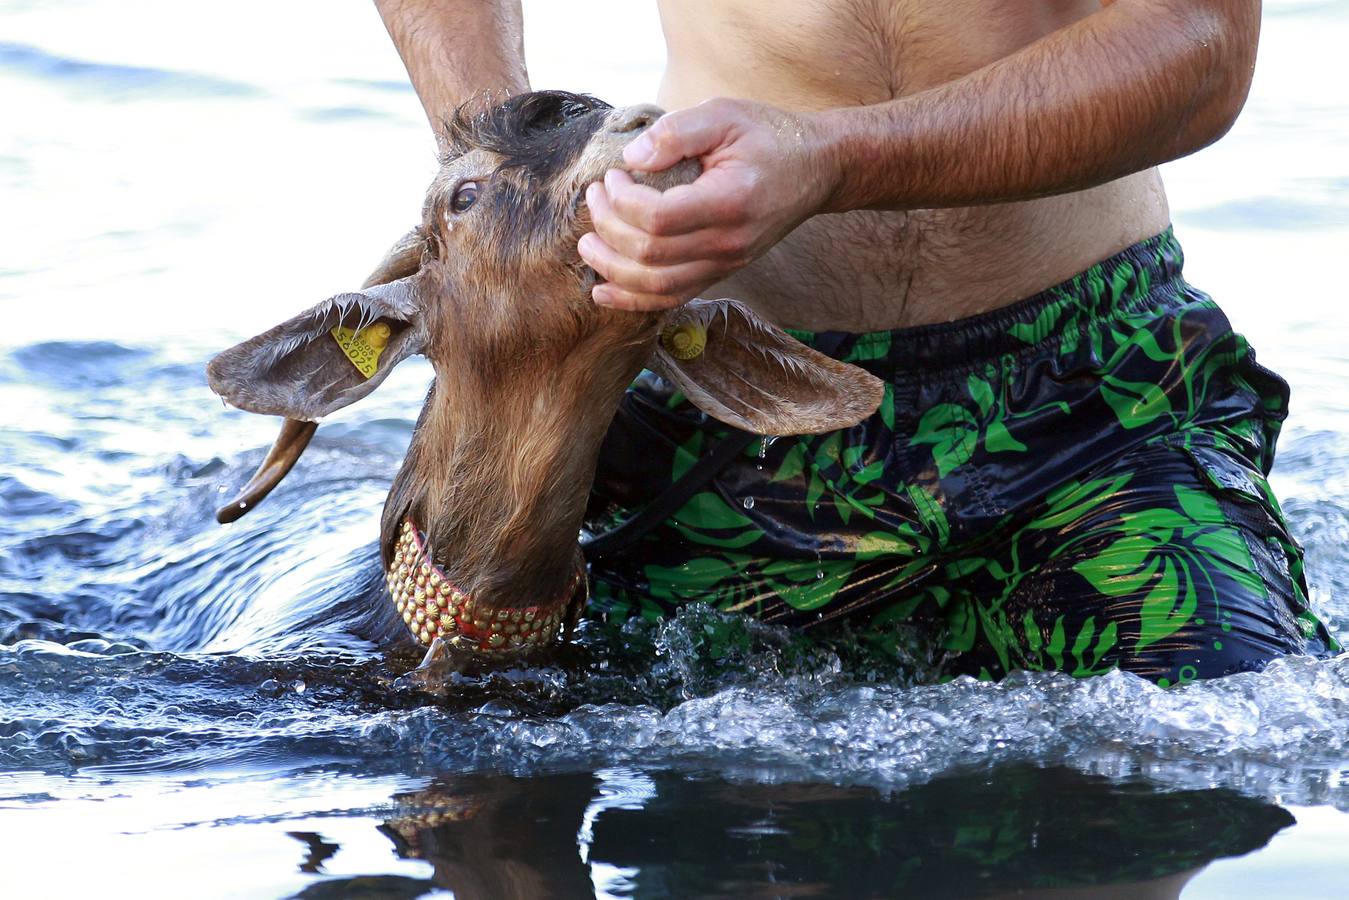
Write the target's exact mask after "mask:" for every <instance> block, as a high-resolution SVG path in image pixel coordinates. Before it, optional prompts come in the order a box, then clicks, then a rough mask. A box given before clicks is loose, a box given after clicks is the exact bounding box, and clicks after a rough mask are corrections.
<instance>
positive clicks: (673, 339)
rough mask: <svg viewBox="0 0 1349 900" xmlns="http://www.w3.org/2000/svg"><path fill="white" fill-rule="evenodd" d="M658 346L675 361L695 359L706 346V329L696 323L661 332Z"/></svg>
mask: <svg viewBox="0 0 1349 900" xmlns="http://www.w3.org/2000/svg"><path fill="white" fill-rule="evenodd" d="M660 344H661V346H662V347H664V348H665V351H666V352H667V353H669V354H670V355H671V356H673V357H674V358H675V359H679V360H684V361H685V362H687V361H688V360H690V359H697V358H698V357H700V356H702V355H703V348H704V347H706V346H707V329H706V328H704V327H703V326H701V325H699V324H698V323H697V322H685V323H684V324H682V325H676V326H674V327H673V328H667V329H665V331H663V332H661V335H660Z"/></svg>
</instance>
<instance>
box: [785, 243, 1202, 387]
mask: <svg viewBox="0 0 1349 900" xmlns="http://www.w3.org/2000/svg"><path fill="white" fill-rule="evenodd" d="M1184 261H1185V260H1184V255H1183V253H1182V252H1181V249H1180V244H1179V243H1178V242H1177V241H1176V237H1175V234H1174V233H1173V231H1172V229H1171V228H1167V229H1166V231H1163V232H1162V233H1161V234H1158V235H1156V236H1155V237H1151V238H1148V239H1147V240H1145V241H1140V242H1139V243H1137V244H1134V245H1133V246H1132V247H1129V248H1127V249H1125V250H1123V251H1121V252H1120V253H1117V254H1116V255H1114V256H1112V257H1110V258H1109V259H1106V260H1103V261H1102V262H1099V263H1097V264H1096V265H1094V266H1092V267H1090V268H1089V269H1087V270H1086V271H1084V272H1082V273H1080V274H1078V275H1074V276H1073V277H1072V278H1069V279H1068V280H1067V281H1064V282H1062V283H1061V284H1056V285H1054V286H1053V287H1051V288H1048V289H1046V290H1043V291H1041V292H1040V293H1038V294H1035V295H1033V296H1031V297H1027V298H1026V299H1025V300H1019V301H1017V302H1016V303H1013V304H1011V305H1009V306H1005V307H1002V308H1001V309H995V310H992V311H990V312H987V313H981V314H980V315H977V316H970V317H969V318H966V319H957V320H956V321H954V322H942V323H938V324H934V325H917V326H914V327H911V328H898V329H895V330H893V331H870V332H865V333H861V334H848V335H845V336H844V338H843V340H842V341H841V342H840V343H838V344H837V345H836V346H837V347H838V350H837V351H835V352H834V353H832V354H831V355H833V356H836V357H837V358H839V359H842V360H844V361H847V362H856V363H858V364H860V365H863V366H865V367H866V368H868V369H872V370H873V371H876V374H878V375H881V376H882V377H884V375H885V374H887V373H888V372H894V373H898V372H900V371H904V370H911V369H942V368H952V367H957V366H968V365H973V364H975V363H980V362H984V361H987V360H991V359H995V358H997V357H1000V356H1002V355H1004V354H1007V353H1017V354H1019V353H1024V352H1026V351H1027V350H1031V349H1034V348H1036V347H1039V346H1043V345H1048V344H1052V343H1057V342H1059V341H1061V340H1062V339H1063V338H1064V336H1066V335H1067V334H1069V333H1070V332H1074V331H1076V332H1078V333H1079V334H1080V333H1082V332H1084V331H1086V330H1087V329H1088V328H1089V327H1091V326H1092V325H1094V324H1097V323H1100V322H1104V321H1107V320H1110V319H1112V318H1115V317H1117V316H1119V315H1122V314H1125V313H1130V312H1137V311H1139V310H1140V309H1142V308H1145V307H1146V306H1148V304H1149V303H1150V302H1152V301H1151V300H1150V298H1151V297H1152V296H1153V294H1154V293H1155V292H1154V290H1153V289H1154V288H1155V287H1157V286H1158V285H1161V284H1164V283H1166V282H1170V281H1173V280H1178V279H1179V278H1180V274H1181V269H1182V267H1183V265H1184ZM1172 293H1174V292H1165V293H1164V294H1163V296H1164V297H1169V296H1170V295H1171V294H1172ZM789 330H790V333H791V334H792V336H793V337H795V338H796V339H797V340H799V341H802V342H803V343H806V344H808V345H811V346H814V345H815V344H816V343H818V342H820V341H822V340H823V338H824V337H825V335H826V334H828V332H814V331H799V330H795V329H789ZM834 333H835V334H837V332H834ZM878 370H884V371H878Z"/></svg>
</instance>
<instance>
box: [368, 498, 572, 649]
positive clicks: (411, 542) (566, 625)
mask: <svg viewBox="0 0 1349 900" xmlns="http://www.w3.org/2000/svg"><path fill="white" fill-rule="evenodd" d="M385 579H386V581H387V583H388V585H389V593H390V594H392V595H393V602H394V604H395V605H396V606H397V607H398V613H399V615H401V616H402V617H403V621H404V622H405V623H406V624H407V627H408V629H409V630H410V631H411V632H412V636H413V637H414V638H416V639H417V640H419V641H421V643H422V644H424V645H426V646H430V645H431V642H432V641H434V640H435V639H436V638H438V637H439V638H444V639H446V640H449V641H452V642H453V644H454V645H455V646H459V647H464V648H466V649H471V650H475V651H478V652H482V653H508V652H512V651H520V650H528V649H530V648H532V647H539V646H544V645H547V644H550V643H552V641H553V639H554V638H555V637H557V635H558V633H559V631H560V630H561V631H563V632H564V633H565V632H569V631H570V630H571V626H572V625H573V624H574V619H575V616H577V615H579V614H580V607H579V606H578V605H577V604H576V599H577V593H578V590H579V588H580V587H581V585H583V584H585V564H584V562H582V561H581V556H580V554H579V553H578V554H577V565H576V571H575V572H573V573H572V576H571V579H570V580H569V581H568V582H567V586H566V588H565V589H564V590H563V591H562V593H561V594H559V595H558V597H557V598H555V599H554V600H553V601H551V602H550V603H545V604H540V605H538V606H522V607H518V608H495V609H492V608H488V607H487V606H485V605H479V604H476V603H475V602H474V600H473V598H472V597H470V596H469V595H468V593H467V592H465V591H462V590H460V589H459V588H458V587H456V586H455V585H454V584H453V583H452V582H451V581H450V580H449V578H447V577H446V576H445V573H444V572H443V571H441V569H440V567H439V566H437V565H436V564H435V563H434V562H432V560H431V556H430V554H429V553H427V552H426V541H425V539H424V538H423V536H422V533H421V532H420V531H419V530H418V529H417V526H416V525H414V524H413V523H412V520H411V519H408V520H406V521H404V522H403V528H402V530H401V531H400V532H399V534H398V542H397V545H396V546H395V548H394V555H393V564H392V565H391V566H390V567H389V570H388V572H387V573H386V574H385Z"/></svg>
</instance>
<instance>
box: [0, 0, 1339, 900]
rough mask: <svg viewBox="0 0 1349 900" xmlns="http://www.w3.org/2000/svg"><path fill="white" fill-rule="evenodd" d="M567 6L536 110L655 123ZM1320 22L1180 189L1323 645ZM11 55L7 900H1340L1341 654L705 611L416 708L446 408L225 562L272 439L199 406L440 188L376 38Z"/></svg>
mask: <svg viewBox="0 0 1349 900" xmlns="http://www.w3.org/2000/svg"><path fill="white" fill-rule="evenodd" d="M593 6H594V10H595V12H594V14H593V16H590V17H589V18H587V20H585V21H575V20H573V19H572V18H569V17H570V16H573V15H574V8H573V7H570V6H564V5H561V4H545V3H542V2H534V3H527V4H526V7H527V16H528V17H529V24H530V28H531V30H530V37H529V43H528V52H529V54H530V59H531V72H532V74H533V77H534V82H535V84H536V86H539V87H566V88H572V89H583V90H591V91H593V92H595V93H597V94H599V95H601V96H604V97H606V98H607V99H610V100H612V101H614V102H620V103H623V102H636V101H640V100H645V99H648V98H649V97H650V96H651V95H652V94H653V93H654V89H655V84H656V80H657V78H658V76H659V69H660V65H661V49H660V45H659V41H658V31H657V24H656V20H655V16H654V12H653V11H651V10H648V9H645V8H643V9H641V10H639V11H638V12H636V13H634V12H633V11H632V10H630V9H629V6H630V5H629V4H620V3H618V2H617V0H611V2H605V3H596V4H594V5H593ZM317 21H321V22H322V27H321V29H319V30H317V31H316V29H315V26H314V23H315V22H317ZM1346 25H1349V15H1346V12H1345V11H1344V9H1343V8H1342V6H1340V5H1337V4H1333V3H1322V2H1287V0H1286V2H1279V3H1269V4H1266V19H1265V28H1264V36H1263V44H1262V51H1261V53H1262V58H1261V62H1260V68H1259V70H1258V73H1257V79H1256V85H1255V88H1254V91H1253V94H1252V98H1251V101H1250V103H1249V105H1248V107H1247V110H1246V112H1245V114H1244V115H1243V118H1242V119H1241V121H1240V122H1239V123H1238V124H1237V126H1236V128H1235V129H1234V130H1233V132H1232V134H1231V135H1230V136H1228V137H1227V138H1226V139H1225V140H1224V141H1223V142H1222V143H1221V144H1219V145H1218V146H1217V147H1215V148H1212V149H1210V150H1208V151H1206V152H1205V153H1203V154H1202V155H1200V156H1199V157H1197V158H1194V159H1190V160H1185V161H1182V162H1180V163H1177V164H1174V165H1172V166H1169V167H1167V171H1166V176H1167V181H1168V186H1169V189H1170V192H1171V197H1172V201H1173V206H1174V210H1175V219H1176V223H1177V229H1178V233H1179V235H1180V237H1181V239H1182V240H1183V241H1184V243H1185V245H1186V249H1187V252H1188V256H1189V265H1188V274H1189V275H1190V277H1191V279H1192V280H1193V281H1194V282H1195V283H1196V284H1199V285H1200V286H1202V287H1204V288H1206V289H1208V290H1209V291H1211V292H1212V293H1214V294H1215V295H1216V296H1217V297H1218V298H1219V300H1220V301H1221V302H1222V303H1223V304H1224V306H1225V308H1226V309H1227V310H1228V312H1229V315H1230V316H1231V317H1232V318H1233V320H1234V321H1235V322H1236V324H1237V326H1238V328H1239V329H1241V330H1242V331H1244V332H1246V333H1247V334H1248V335H1250V336H1251V337H1252V340H1253V342H1254V343H1255V344H1256V346H1257V347H1258V348H1259V350H1260V354H1261V359H1262V361H1264V362H1266V363H1267V364H1269V365H1271V366H1273V367H1274V368H1276V369H1277V370H1279V371H1281V372H1282V373H1283V374H1284V375H1285V376H1287V377H1288V378H1289V380H1290V381H1291V382H1292V383H1293V387H1294V406H1293V417H1292V419H1291V420H1290V423H1289V427H1288V429H1287V431H1286V433H1285V437H1284V439H1283V442H1282V446H1281V450H1280V457H1279V463H1278V466H1277V468H1276V473H1275V478H1274V481H1275V485H1276V488H1277V489H1278V490H1279V491H1280V492H1281V494H1282V496H1283V497H1284V498H1285V500H1286V503H1285V505H1286V508H1287V510H1288V513H1289V516H1290V518H1291V520H1292V524H1293V527H1294V530H1295V532H1296V533H1297V535H1298V536H1299V538H1300V539H1301V540H1302V541H1303V542H1304V543H1305V545H1306V547H1307V550H1308V555H1309V566H1310V573H1311V578H1312V582H1313V587H1314V592H1315V597H1316V601H1317V603H1318V604H1319V605H1320V608H1321V610H1322V611H1323V612H1324V613H1325V615H1326V616H1327V618H1328V619H1329V621H1330V623H1331V625H1332V628H1333V630H1334V631H1335V632H1336V633H1337V634H1338V635H1339V636H1340V637H1341V639H1344V638H1346V637H1349V551H1346V549H1345V548H1346V546H1349V516H1346V513H1345V509H1346V499H1349V445H1347V444H1346V440H1345V435H1346V434H1349V403H1347V402H1346V400H1345V395H1344V394H1343V392H1342V390H1341V387H1340V386H1341V385H1343V384H1344V383H1345V378H1346V377H1347V376H1349V363H1346V357H1345V354H1344V351H1343V348H1344V347H1345V346H1346V344H1349V317H1346V315H1345V314H1344V312H1343V309H1344V306H1345V301H1346V300H1349V296H1346V290H1345V288H1344V287H1343V279H1341V278H1339V277H1338V274H1337V272H1336V270H1335V269H1334V266H1335V265H1336V264H1337V263H1338V260H1339V258H1340V256H1341V255H1342V253H1343V250H1344V247H1345V240H1346V238H1349V166H1346V163H1345V158H1344V155H1343V147H1344V146H1345V144H1346V141H1347V140H1349V115H1347V114H1349V97H1346V96H1345V95H1344V91H1343V79H1342V76H1341V73H1340V68H1341V63H1340V59H1341V57H1340V55H1339V53H1340V51H1339V49H1338V48H1339V47H1340V45H1341V44H1342V42H1343V40H1344V38H1345V36H1346V34H1345V29H1346ZM588 34H589V35H591V36H592V37H590V38H589V39H590V40H596V41H598V42H599V44H600V45H601V46H602V47H603V52H585V53H580V54H578V53H577V48H578V47H580V46H582V43H583V42H584V41H585V40H587V39H588V38H587V35H588ZM0 35H3V40H0V111H2V112H3V113H4V120H5V121H6V122H8V123H10V127H9V128H7V129H4V130H3V131H0V190H2V193H0V197H2V198H3V208H4V211H5V214H4V215H3V216H0V247H4V248H5V249H4V251H3V255H2V256H0V302H3V304H4V308H5V310H6V313H7V315H6V317H5V322H6V325H7V327H6V328H5V329H4V330H3V332H0V410H3V411H4V413H5V416H4V425H3V427H0V460H3V466H0V834H2V835H3V836H4V839H3V841H0V847H2V848H3V849H2V850H0V859H3V860H4V863H5V864H4V867H3V871H4V876H5V884H6V888H5V893H6V895H8V896H23V897H46V896H53V897H63V896H71V895H76V894H81V895H82V894H87V893H90V892H91V891H98V892H99V893H102V894H111V895H113V896H123V895H134V896H137V897H178V896H183V895H185V894H191V895H194V896H202V897H283V896H306V897H329V896H363V897H415V896H422V895H426V894H429V893H434V892H437V891H442V892H443V891H454V892H455V893H457V894H458V895H460V896H464V897H475V896H491V897H496V896H509V895H520V896H539V895H541V894H547V893H551V894H554V895H558V896H574V895H578V894H581V895H584V894H586V893H588V892H594V893H597V894H600V895H608V896H629V895H634V894H639V895H644V896H653V895H655V896H659V895H667V894H668V895H676V896H688V895H703V896H745V895H759V896H786V895H793V896H795V895H802V894H809V895H821V896H837V895H859V896H860V895H869V896H894V895H901V894H907V895H918V896H929V895H936V896H956V895H982V896H995V895H999V894H1007V893H1013V892H1016V891H1019V890H1027V889H1048V888H1061V889H1069V888H1083V889H1090V888H1092V887H1093V886H1097V887H1099V886H1102V885H1116V886H1119V885H1125V886H1130V885H1133V886H1135V887H1124V888H1120V889H1121V890H1126V891H1132V892H1134V893H1138V892H1141V891H1142V890H1143V889H1144V888H1143V887H1138V885H1147V886H1148V887H1149V888H1150V889H1152V890H1154V891H1158V892H1161V895H1164V894H1165V892H1167V891H1170V892H1171V893H1172V894H1173V895H1174V893H1175V892H1176V891H1177V890H1183V893H1184V896H1186V897H1262V898H1263V897H1268V896H1273V895H1280V896H1282V895H1288V894H1295V895H1298V896H1304V897H1315V896H1327V897H1328V896H1339V895H1342V894H1343V893H1344V890H1343V887H1342V885H1341V881H1342V876H1341V873H1340V869H1341V868H1342V863H1343V861H1344V859H1345V853H1344V850H1343V848H1344V847H1345V846H1346V842H1349V815H1346V813H1345V812H1344V811H1345V810H1349V658H1340V659H1336V660H1329V661H1326V662H1320V663H1313V662H1310V661H1307V660H1301V659H1291V660H1286V661H1282V662H1279V663H1276V664H1275V665H1273V666H1271V667H1270V668H1269V670H1267V671H1266V672H1264V673H1261V674H1258V675H1255V674H1252V675H1241V676H1237V677H1234V678H1230V679H1227V680H1226V681H1223V682H1218V683H1208V684H1196V685H1190V686H1186V687H1183V688H1179V689H1175V690H1171V691H1161V690H1158V689H1157V688H1155V687H1153V686H1151V685H1149V684H1147V683H1145V682H1142V681H1140V680H1138V679H1135V678H1133V677H1131V676H1126V675H1119V674H1116V675H1110V676H1106V677H1103V678H1098V679H1094V680H1089V681H1073V680H1072V679H1069V678H1066V677H1061V676H1054V675H1041V676H1022V675H1018V676H1014V677H1012V678H1009V679H1007V680H1006V681H1004V682H1002V683H1001V684H996V685H982V684H976V683H972V682H966V681H959V682H955V683H951V684H945V685H924V684H922V683H921V682H922V680H923V678H922V676H923V671H922V667H921V666H920V665H918V664H916V663H913V662H908V663H905V662H896V661H892V660H883V659H876V658H874V657H871V656H869V655H868V654H867V652H866V650H865V648H864V647H863V646H862V645H861V644H860V643H859V642H857V641H855V640H853V639H852V638H851V637H850V636H849V635H847V634H846V633H840V634H835V635H831V636H829V637H827V638H825V639H822V640H819V641H805V640H803V639H802V638H800V637H798V636H795V635H792V634H789V633H787V632H784V631H782V630H779V629H773V628H767V627H763V626H760V625H756V624H752V623H746V622H743V621H738V620H734V619H726V618H724V617H720V616H717V615H715V614H713V613H711V612H708V611H706V610H697V609H693V610H689V611H687V612H686V613H684V614H683V615H681V616H680V617H679V618H678V619H676V620H674V621H671V622H668V623H663V624H660V625H653V624H641V623H633V624H629V625H626V626H622V627H620V626H617V625H606V624H604V623H588V624H587V625H586V626H585V627H584V629H583V630H582V633H581V635H580V638H579V641H578V644H577V646H576V647H574V648H571V649H569V650H568V651H566V652H564V653H562V654H560V655H559V657H558V658H557V659H556V660H555V661H553V662H552V663H550V664H548V665H544V666H539V667H536V668H531V669H506V670H495V671H491V670H484V671H473V670H468V671H460V672H436V673H432V674H431V675H430V676H428V675H426V674H418V673H413V674H408V672H409V670H410V668H411V666H412V664H413V663H414V662H415V661H414V660H408V659H400V658H387V657H385V656H383V655H381V654H379V653H376V652H375V651H374V650H373V648H371V647H368V646H365V645H364V644H362V643H361V642H360V641H358V640H356V639H354V638H352V637H351V636H350V633H349V630H348V627H349V625H350V623H351V621H352V620H353V618H354V617H356V616H358V615H359V612H360V609H361V602H362V599H363V598H364V597H366V596H368V595H369V593H370V592H371V591H373V590H374V581H373V579H372V575H373V576H375V577H377V575H378V573H377V572H375V571H374V569H375V565H374V552H373V547H372V541H373V538H374V536H375V535H376V533H377V530H378V526H377V515H378V509H379V505H380V503H381V502H382V499H383V496H384V492H385V490H386V489H387V485H388V482H389V479H390V477H391V474H392V472H393V469H394V467H395V465H396V464H397V461H398V459H399V458H400V456H401V454H402V452H403V449H404V447H405V446H406V443H407V440H408V435H409V433H410V430H411V426H412V420H413V416H414V415H415V413H416V411H417V409H418V406H419V403H420V398H421V394H422V391H423V390H424V387H425V383H426V380H427V378H428V377H429V370H428V369H427V368H426V367H425V366H424V365H420V364H418V365H413V366H408V367H405V369H406V371H400V372H399V373H398V374H397V375H396V376H394V378H393V379H391V381H390V383H388V384H387V385H386V386H385V387H383V388H381V389H380V391H379V392H377V393H376V394H375V395H374V396H373V397H372V398H371V399H370V400H369V401H367V402H364V403H362V404H360V405H358V407H357V408H355V409H352V410H349V411H347V412H344V413H343V414H340V415H338V416H336V417H334V419H333V421H331V422H330V423H328V424H325V425H324V427H323V428H321V429H320V431H319V433H318V437H317V438H316V439H315V443H314V446H313V447H312V448H311V450H310V451H309V453H308V454H307V455H306V457H305V460H304V462H303V463H301V465H300V466H299V468H298V469H297V470H296V472H295V473H293V474H292V476H291V478H290V479H289V480H288V481H287V482H286V484H285V485H284V486H283V487H282V488H280V489H279V490H278V491H277V493H276V495H275V496H274V497H273V498H272V499H271V500H270V501H269V502H268V503H267V504H265V505H263V506H262V507H260V508H259V509H258V510H257V511H256V512H254V513H252V514H251V515H250V516H249V517H247V518H245V519H244V520H243V521H242V522H240V523H239V524H237V525H235V526H232V527H229V528H221V527H219V526H217V525H215V524H214V522H213V521H212V520H211V514H210V513H211V510H212V509H213V508H214V506H215V505H216V504H217V503H218V501H219V499H220V497H221V495H222V493H223V492H224V491H225V490H227V489H229V488H232V487H234V486H236V485H238V484H239V483H240V482H241V481H242V480H243V479H244V478H246V477H247V475H248V473H249V472H250V471H251V470H252V468H253V466H255V465H256V463H257V462H258V460H259V459H260V457H261V455H262V452H263V450H264V449H265V446H266V445H267V443H268V442H269V441H270V439H271V437H272V436H273V429H274V423H272V422H270V421H266V420H262V419H260V418H257V417H252V416H248V415H245V414H241V413H237V412H233V411H227V410H222V408H221V407H220V405H219V403H218V402H217V401H215V400H214V398H213V397H212V396H211V395H210V393H209V392H208V391H207V390H206V388H205V385H204V379H203V375H202V364H203V362H204V360H205V359H206V358H208V357H209V355H210V354H211V353H212V352H214V351H216V350H218V349H220V348H221V347H223V346H226V345H228V344H229V343H232V342H233V341H235V340H238V339H240V338H243V337H245V336H247V335H249V334H252V333H255V332H257V331H259V330H261V329H262V328H264V327H266V326H268V325H270V324H272V323H273V322H274V321H276V320H278V319H280V318H282V317H284V316H286V315H289V314H290V313H291V312H293V311H294V310H297V309H300V308H302V307H304V306H307V305H310V304H312V303H314V302H316V301H317V300H319V299H321V298H322V297H324V296H327V295H329V294H331V293H334V292H336V291H339V290H343V289H346V288H349V287H350V286H351V285H352V284H355V283H357V282H359V280H360V279H361V278H362V277H363V276H364V274H365V271H366V270H367V269H368V268H369V267H370V266H371V265H372V264H373V262H374V261H375V257H376V256H377V255H378V253H379V252H380V251H381V250H382V249H383V247H384V246H385V245H387V244H388V243H389V242H390V241H391V240H392V239H393V238H394V237H396V236H397V235H398V234H400V233H401V232H402V231H403V230H404V229H405V228H406V227H407V226H408V225H409V224H410V223H411V221H412V217H413V216H415V215H416V211H417V209H418V205H419V203H420V198H421V194H422V190H423V188H424V186H425V184H426V182H427V181H428V180H429V178H430V175H431V173H432V170H433V157H432V152H431V147H430V144H429V141H428V140H427V136H426V131H425V125H424V123H423V120H422V116H421V111H420V108H419V107H418V106H417V104H416V101H415V98H414V97H413V95H412V94H411V92H410V90H408V89H407V87H406V85H405V79H404V77H403V74H402V71H401V67H400V65H399V63H398V60H397V57H396V56H395V54H394V52H393V50H392V48H391V47H390V46H389V45H388V41H387V38H386V37H385V35H384V33H383V30H382V26H381V25H380V23H379V21H378V19H377V17H376V16H375V14H374V12H373V10H372V9H370V8H369V7H368V6H367V5H365V4H344V5H341V6H334V5H333V4H327V3H321V2H319V0H309V2H293V3H289V4H282V5H276V4H263V3H261V2H257V0H253V2H245V3H238V4H233V5H231V6H230V7H229V13H228V14H225V13H223V12H218V11H214V10H208V9H205V8H202V7H200V6H196V5H191V4H177V3H171V2H167V0H160V2H145V3H140V4H135V5H134V6H128V5H126V4H98V3H92V2H77V0H64V2H46V3H41V4H38V3H29V2H13V0H11V2H10V3H9V4H7V5H5V6H4V7H3V8H0ZM749 499H750V498H746V501H747V503H748V502H749ZM72 861H78V862H77V864H76V865H72Z"/></svg>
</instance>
